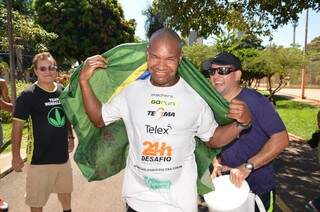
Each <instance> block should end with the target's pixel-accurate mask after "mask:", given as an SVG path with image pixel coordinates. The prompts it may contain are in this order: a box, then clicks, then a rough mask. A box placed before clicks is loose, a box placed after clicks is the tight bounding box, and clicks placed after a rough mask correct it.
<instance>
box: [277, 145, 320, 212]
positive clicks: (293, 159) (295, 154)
mask: <svg viewBox="0 0 320 212" xmlns="http://www.w3.org/2000/svg"><path fill="white" fill-rule="evenodd" d="M274 167H275V170H276V173H277V183H278V184H277V185H278V188H277V194H278V196H280V198H281V199H282V200H283V201H284V202H285V204H286V205H287V206H288V207H289V208H290V209H291V210H292V211H294V212H296V211H306V209H305V207H304V206H305V204H306V203H307V202H308V201H309V200H310V199H313V198H314V197H316V196H318V195H320V166H319V164H318V160H317V153H316V150H315V149H311V148H310V147H309V145H308V144H307V143H306V142H305V141H297V140H291V141H290V146H289V148H287V149H286V150H285V151H284V152H283V153H282V154H281V155H280V156H279V157H278V158H277V159H276V160H275V162H274ZM280 211H281V210H280Z"/></svg>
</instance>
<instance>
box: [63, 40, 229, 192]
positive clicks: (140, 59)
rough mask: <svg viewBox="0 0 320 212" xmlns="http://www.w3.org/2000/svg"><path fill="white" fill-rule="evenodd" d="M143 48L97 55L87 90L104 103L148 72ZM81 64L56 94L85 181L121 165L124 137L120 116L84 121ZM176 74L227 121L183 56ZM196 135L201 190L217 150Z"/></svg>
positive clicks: (223, 107)
mask: <svg viewBox="0 0 320 212" xmlns="http://www.w3.org/2000/svg"><path fill="white" fill-rule="evenodd" d="M146 47H147V43H127V44H122V45H119V46H116V47H114V48H113V49H111V50H109V51H107V52H106V53H104V54H103V56H104V57H106V58H108V67H107V68H106V69H104V70H100V71H97V72H95V74H94V75H93V76H92V78H91V79H90V84H91V86H92V90H93V92H94V93H95V95H96V96H97V98H98V99H99V100H100V101H101V102H107V101H108V100H109V99H110V98H111V97H112V96H113V95H115V94H116V93H118V92H120V91H121V90H122V89H123V88H124V87H126V86H127V85H128V84H129V83H131V82H132V81H135V80H137V79H139V78H144V77H146V76H147V75H148V72H147V71H146V70H147V64H146ZM81 68H82V66H79V67H78V68H77V69H76V70H75V71H74V73H73V74H72V76H71V80H70V84H69V85H68V86H67V87H66V89H65V90H64V91H63V93H62V94H61V96H60V100H61V102H62V105H63V107H64V108H65V111H66V114H67V116H68V119H69V120H70V122H71V123H72V125H73V126H74V129H75V131H76V133H77V136H78V140H79V144H78V147H77V149H76V152H75V156H74V159H75V161H76V163H77V164H78V166H79V168H80V170H81V172H82V174H83V175H84V176H85V177H86V178H87V180H88V181H94V180H102V179H106V178H108V177H110V176H113V175H115V174H117V173H118V172H120V171H121V170H122V169H123V168H124V167H125V165H126V157H127V151H128V138H127V134H126V129H125V126H124V123H123V122H122V121H121V120H120V121H117V122H114V123H112V124H111V125H108V126H106V127H103V128H96V127H95V126H94V125H93V124H92V123H91V122H90V120H89V118H88V116H87V115H86V113H85V111H84V107H83V102H82V95H81V90H80V86H79V84H78V77H79V73H80V70H81ZM178 72H179V74H180V76H181V77H182V78H184V79H185V80H186V82H187V83H188V84H189V85H190V86H191V87H193V88H194V89H195V90H196V91H197V92H198V93H199V94H200V95H201V96H202V98H203V99H204V100H205V101H206V102H207V103H208V104H209V106H210V107H211V108H212V110H213V111H214V114H215V118H216V120H217V122H218V123H219V124H222V125H224V124H227V123H231V122H232V120H230V119H228V118H226V114H227V111H228V102H227V101H226V100H225V99H224V98H223V97H222V96H221V95H220V94H219V93H218V92H217V91H216V90H214V88H213V87H212V86H211V85H210V83H209V82H208V80H207V79H205V78H204V77H203V76H202V74H201V73H200V72H199V70H197V68H196V67H195V66H194V65H193V64H192V63H191V62H190V61H188V60H187V59H185V58H183V60H182V62H181V64H180V66H179V70H178ZM196 139H197V147H196V150H195V155H196V162H197V166H198V191H199V193H200V194H204V193H207V192H209V191H211V190H212V183H211V180H210V176H209V171H208V167H209V165H210V164H211V162H212V159H213V157H214V156H216V155H217V154H218V153H219V152H220V150H219V149H210V148H207V147H206V145H205V144H204V143H203V142H202V141H200V140H199V139H198V138H196Z"/></svg>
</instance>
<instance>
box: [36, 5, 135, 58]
mask: <svg viewBox="0 0 320 212" xmlns="http://www.w3.org/2000/svg"><path fill="white" fill-rule="evenodd" d="M33 8H34V9H35V11H36V13H37V16H38V22H39V23H40V24H41V25H42V26H43V27H44V28H45V29H46V30H47V31H48V32H54V33H56V34H57V35H58V40H57V41H55V42H53V43H51V49H52V52H53V53H54V55H55V57H56V58H57V59H59V60H62V59H63V58H67V59H75V60H77V61H82V60H84V59H85V58H86V57H88V56H91V55H94V54H101V53H103V52H105V51H106V50H108V49H110V48H112V47H114V46H116V45H118V44H121V43H125V42H132V41H134V30H135V25H136V24H135V21H134V19H132V20H129V21H126V20H125V19H124V15H123V10H122V8H121V6H120V5H119V4H118V2H117V1H116V0H99V1H97V0H79V1H74V0H55V1H49V0H34V2H33Z"/></svg>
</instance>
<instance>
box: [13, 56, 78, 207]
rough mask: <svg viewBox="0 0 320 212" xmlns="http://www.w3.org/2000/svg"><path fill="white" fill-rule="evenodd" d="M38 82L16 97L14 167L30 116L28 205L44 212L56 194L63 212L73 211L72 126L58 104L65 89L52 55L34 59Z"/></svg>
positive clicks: (17, 164) (18, 165)
mask: <svg viewBox="0 0 320 212" xmlns="http://www.w3.org/2000/svg"><path fill="white" fill-rule="evenodd" d="M33 66H34V72H35V74H36V76H37V78H38V81H37V82H35V83H34V84H32V85H31V86H30V87H29V88H27V89H26V90H24V91H23V92H22V93H21V95H20V96H19V97H18V98H17V102H16V107H15V110H14V113H13V124H12V134H11V139H12V167H13V169H14V170H15V171H21V169H22V167H23V165H24V162H23V160H22V158H21V155H20V146H21V138H22V130H23V126H24V122H25V121H27V120H28V118H29V117H31V120H32V127H33V140H32V141H31V142H29V143H28V145H27V163H28V166H27V182H26V183H27V185H26V199H25V202H26V204H27V205H28V206H30V208H31V212H41V211H42V208H43V206H45V204H46V202H47V200H48V198H49V196H50V193H57V194H58V199H59V201H60V202H61V205H62V208H63V211H71V192H72V190H73V184H72V169H71V166H70V162H69V152H71V151H72V150H73V147H74V141H73V139H74V137H73V135H72V130H71V126H70V124H68V120H67V117H66V115H65V113H64V110H63V108H62V105H61V103H60V101H59V98H58V97H59V95H60V94H61V92H62V90H63V87H62V86H61V85H59V84H56V83H55V82H54V80H55V78H56V77H57V66H56V61H55V60H54V58H53V57H52V56H51V55H50V53H47V52H45V53H40V54H37V55H36V56H35V57H34V59H33Z"/></svg>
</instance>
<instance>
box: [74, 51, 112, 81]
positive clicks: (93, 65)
mask: <svg viewBox="0 0 320 212" xmlns="http://www.w3.org/2000/svg"><path fill="white" fill-rule="evenodd" d="M106 66H107V60H106V59H105V58H104V57H102V56H101V55H95V56H92V57H88V58H87V59H86V60H85V61H84V63H83V66H82V69H81V71H80V75H79V81H80V82H81V81H82V82H83V81H86V82H87V81H89V79H90V78H91V77H92V75H93V74H94V72H95V71H96V69H98V68H105V67H106Z"/></svg>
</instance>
